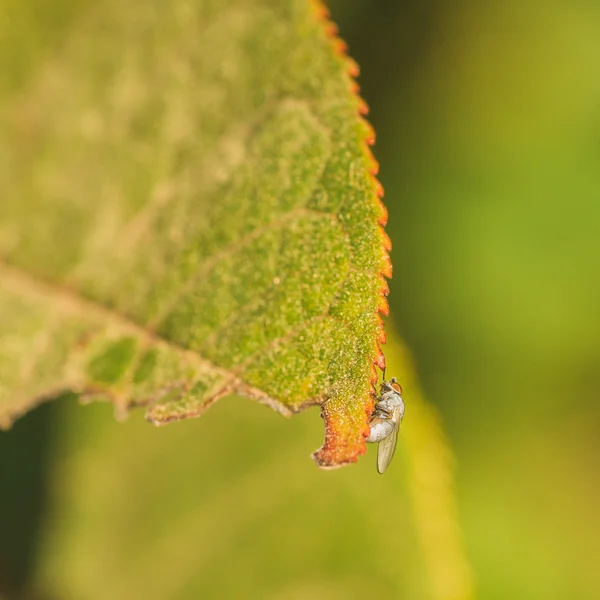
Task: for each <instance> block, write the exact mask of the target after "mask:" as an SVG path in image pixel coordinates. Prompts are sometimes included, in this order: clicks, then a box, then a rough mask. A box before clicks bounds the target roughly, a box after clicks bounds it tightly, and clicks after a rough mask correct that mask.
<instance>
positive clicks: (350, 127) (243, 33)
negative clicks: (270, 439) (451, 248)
mask: <svg viewBox="0 0 600 600" xmlns="http://www.w3.org/2000/svg"><path fill="white" fill-rule="evenodd" d="M5 1H6V0H5ZM74 1H75V0H74ZM79 4H81V5H82V8H80V9H79V10H78V11H77V15H76V18H73V20H72V22H71V23H70V24H68V27H67V26H66V25H65V28H66V32H65V35H64V38H63V39H61V41H60V44H58V43H57V44H54V45H53V46H52V45H51V44H49V47H48V48H45V50H44V51H43V52H42V51H40V53H39V56H35V57H34V58H32V59H31V60H30V64H28V65H27V68H26V72H25V75H23V76H22V77H21V78H20V79H19V80H18V83H16V82H13V84H11V85H8V84H7V83H6V80H3V81H2V88H1V89H2V96H1V97H0V108H1V112H0V125H1V128H2V129H1V130H2V132H3V133H2V134H0V185H1V187H2V192H3V200H2V202H1V203H0V424H1V425H3V426H9V425H10V424H11V422H12V421H13V420H14V419H15V418H16V417H17V416H19V415H21V414H23V413H25V412H26V411H27V410H29V409H30V408H32V407H33V406H35V405H36V404H37V403H39V402H40V401H42V400H43V399H46V398H50V397H52V395H55V394H57V393H59V392H61V391H64V390H73V391H75V392H77V393H79V394H81V395H82V396H84V397H89V398H95V397H99V398H110V399H111V400H112V401H113V402H115V405H116V408H117V413H118V414H125V413H126V412H127V411H128V410H129V409H130V408H131V407H133V406H140V405H143V406H146V407H147V416H148V418H149V419H150V420H151V421H152V422H154V423H157V424H159V423H165V422H168V421H171V420H176V419H182V418H186V417H191V416H196V415H198V414H200V413H201V412H202V411H203V410H204V409H205V408H206V407H207V406H208V405H209V404H211V403H212V402H214V401H215V400H217V399H218V398H220V397H222V396H225V395H227V394H230V393H236V394H243V395H246V396H251V397H253V398H256V399H258V400H260V401H263V402H265V403H267V404H269V405H270V406H272V407H273V408H275V409H276V410H279V411H280V412H282V413H284V414H291V413H292V412H295V411H297V410H299V409H301V408H302V407H304V406H308V405H310V404H316V403H319V404H322V405H323V409H322V414H323V416H324V418H325V421H326V437H325V444H324V446H323V448H321V450H319V451H318V452H317V453H316V455H315V458H316V460H317V462H318V464H320V465H321V466H337V465H339V464H344V463H346V462H351V461H353V460H356V458H357V456H358V455H359V454H361V453H363V452H364V433H365V431H366V429H367V419H368V416H369V414H370V412H371V410H372V394H373V384H374V381H375V367H374V365H375V364H379V365H380V366H382V365H383V357H382V355H381V351H380V349H379V343H380V342H382V341H384V339H385V338H384V334H383V328H382V324H381V318H380V314H379V313H385V311H386V310H387V304H386V301H385V293H386V291H387V285H386V282H385V279H384V275H386V276H389V275H390V264H389V258H388V254H387V249H388V247H389V243H388V240H387V238H386V236H385V233H384V232H383V229H382V227H381V226H382V225H383V224H384V223H385V219H386V214H385V208H384V207H383V205H382V204H381V202H380V200H379V197H378V196H379V195H380V188H379V187H378V184H377V182H376V180H375V179H374V177H373V173H374V172H375V170H376V165H375V163H374V161H373V159H372V157H371V154H370V152H369V150H368V147H367V143H366V142H367V140H372V137H373V136H372V131H371V130H370V128H369V126H368V124H367V123H366V122H365V121H364V120H363V119H362V118H361V117H360V116H359V112H361V111H362V109H363V108H364V105H363V104H362V102H361V100H360V98H358V97H357V96H356V93H355V86H354V84H353V81H352V78H351V74H352V73H353V72H354V71H355V66H354V65H353V63H351V61H349V60H348V59H347V58H345V57H344V55H343V54H342V53H341V52H340V49H341V48H340V47H341V44H340V42H339V41H338V40H336V39H335V38H334V37H333V32H332V28H331V27H330V26H328V25H327V22H326V21H324V20H323V16H324V15H323V10H322V8H321V7H320V6H317V5H316V4H314V3H310V2H306V1H305V0H295V1H292V2H289V3H288V2H286V3H281V2H278V1H275V0H272V1H267V0H254V1H249V0H237V1H236V0H228V1H221V2H209V1H208V0H205V1H198V2H192V3H189V2H183V1H174V2H170V3H161V2H156V3H147V2H142V1H141V0H136V1H132V2H127V3H124V2H117V1H116V0H106V1H105V2H102V3H98V4H91V3H87V2H85V3H84V0H79ZM84 4H85V6H84ZM0 6H2V0H0ZM13 8H14V7H13ZM2 43H4V44H6V42H5V41H4V42H2ZM11 43H12V44H13V47H12V48H11V51H12V53H15V54H18V50H19V49H18V47H14V45H15V44H19V43H20V44H23V45H26V44H27V43H28V40H27V37H26V36H24V37H23V39H22V40H20V39H19V40H12V42H11ZM0 48H1V46H0Z"/></svg>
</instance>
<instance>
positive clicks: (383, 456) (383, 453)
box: [377, 423, 400, 473]
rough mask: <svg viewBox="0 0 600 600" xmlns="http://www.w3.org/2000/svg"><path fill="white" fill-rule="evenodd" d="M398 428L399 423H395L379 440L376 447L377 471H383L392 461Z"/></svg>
mask: <svg viewBox="0 0 600 600" xmlns="http://www.w3.org/2000/svg"><path fill="white" fill-rule="evenodd" d="M399 428H400V424H399V423H396V426H395V427H394V429H393V431H392V433H390V435H388V436H387V437H386V438H383V439H382V440H381V441H380V442H379V447H378V448H377V471H378V472H379V473H383V472H384V471H385V470H386V469H387V468H388V466H389V464H390V463H391V462H392V458H393V456H394V452H395V451H396V443H397V441H398V429H399Z"/></svg>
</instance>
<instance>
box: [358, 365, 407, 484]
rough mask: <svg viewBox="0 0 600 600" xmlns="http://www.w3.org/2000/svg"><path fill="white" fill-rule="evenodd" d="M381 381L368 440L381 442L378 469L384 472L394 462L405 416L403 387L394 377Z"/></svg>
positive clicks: (370, 422) (378, 450)
mask: <svg viewBox="0 0 600 600" xmlns="http://www.w3.org/2000/svg"><path fill="white" fill-rule="evenodd" d="M383 377H384V381H383V382H382V383H381V390H380V396H379V398H378V399H377V404H376V405H375V410H374V411H373V415H372V416H371V420H370V421H369V436H368V437H367V442H373V443H374V442H379V447H378V448H377V471H378V472H379V473H383V472H384V471H385V470H386V469H387V468H388V466H389V464H390V462H392V457H393V456H394V452H395V450H396V442H397V441H398V430H399V429H400V423H402V417H403V416H404V401H403V400H402V395H401V394H402V387H401V386H400V384H399V383H398V382H397V381H396V378H395V377H392V378H391V379H390V380H389V381H385V372H384V374H383Z"/></svg>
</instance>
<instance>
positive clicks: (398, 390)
mask: <svg viewBox="0 0 600 600" xmlns="http://www.w3.org/2000/svg"><path fill="white" fill-rule="evenodd" d="M392 387H393V388H394V389H395V390H396V391H397V392H398V393H399V394H402V386H401V385H400V384H399V383H398V382H396V381H392Z"/></svg>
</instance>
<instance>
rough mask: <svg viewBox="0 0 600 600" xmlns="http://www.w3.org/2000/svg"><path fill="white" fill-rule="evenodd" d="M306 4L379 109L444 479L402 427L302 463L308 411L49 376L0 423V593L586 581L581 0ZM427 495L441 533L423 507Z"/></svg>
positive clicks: (404, 289) (597, 493)
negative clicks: (187, 417) (54, 391)
mask: <svg viewBox="0 0 600 600" xmlns="http://www.w3.org/2000/svg"><path fill="white" fill-rule="evenodd" d="M37 4H40V6H41V5H42V4H44V3H37ZM51 4H52V3H49V6H50V5H51ZM67 5H68V2H65V1H60V2H59V1H58V0H57V2H56V6H55V9H56V11H57V14H58V13H60V11H61V10H66V9H65V8H64V6H67ZM329 5H330V8H331V10H332V15H333V18H334V20H335V21H336V22H337V23H338V25H339V27H340V33H341V36H342V37H343V38H344V39H346V41H347V42H348V43H349V46H350V54H351V55H352V56H353V57H354V58H355V59H356V60H357V61H358V62H359V64H360V65H361V73H362V74H361V78H360V83H361V88H362V95H363V96H364V97H365V98H366V100H367V102H368V103H369V105H370V107H371V113H370V116H369V118H370V120H371V122H372V123H373V124H374V125H375V128H376V130H377V145H376V147H375V154H376V157H377V158H378V159H379V161H380V163H381V172H380V179H381V181H382V183H383V185H384V187H385V190H386V197H385V200H386V204H387V206H388V208H389V212H390V221H389V226H388V233H389V235H390V237H391V239H392V241H393V244H394V249H393V252H392V260H393V263H394V278H393V280H392V281H391V285H390V287H391V294H390V304H391V307H392V310H393V318H394V321H395V323H396V327H397V329H398V330H399V331H400V332H401V334H402V336H403V337H404V339H405V341H407V342H408V345H409V347H410V348H411V350H412V353H413V355H414V359H415V362H416V364H417V367H418V370H419V373H420V379H421V384H422V386H423V389H424V390H425V393H426V395H427V397H428V400H429V402H430V403H431V405H432V406H433V407H435V408H436V409H437V411H438V412H439V415H441V421H440V422H441V423H442V424H443V426H444V429H445V434H442V433H441V432H440V431H439V429H435V430H434V431H433V433H434V434H435V436H436V440H435V444H433V443H432V445H431V447H430V449H431V448H433V450H435V449H436V448H437V449H438V450H439V449H440V448H442V450H441V451H440V452H439V453H438V455H437V456H438V458H439V456H442V458H443V460H442V462H441V463H440V464H438V467H439V472H438V474H437V477H438V478H439V479H440V480H441V481H442V482H443V485H442V486H441V488H440V489H442V492H440V490H439V489H438V488H436V487H435V486H433V487H431V488H430V491H431V493H432V494H434V495H435V497H430V498H428V497H427V495H426V493H425V495H422V494H421V495H420V496H419V494H415V489H416V488H415V483H414V482H415V481H418V480H419V476H420V475H421V473H420V472H419V469H416V471H415V466H416V465H417V466H418V465H419V464H423V463H424V462H425V463H426V459H427V458H428V456H417V457H415V456H414V452H415V448H419V445H418V444H417V445H414V444H413V445H412V446H410V445H407V441H406V440H407V439H408V440H410V439H411V438H410V433H407V435H406V436H404V437H403V439H401V443H400V446H399V449H398V456H397V457H396V458H395V460H394V462H393V463H392V465H391V467H390V469H389V471H388V472H387V473H386V474H385V476H383V477H381V476H379V475H378V474H377V473H376V472H375V466H374V449H370V451H369V453H368V455H367V456H366V457H365V458H363V459H362V460H361V461H360V462H359V463H358V464H357V465H356V466H353V467H351V468H346V469H343V470H339V471H335V472H320V471H318V470H317V469H316V468H315V467H314V465H313V464H312V462H311V461H310V459H309V458H308V456H309V453H310V452H311V451H313V450H314V449H315V448H317V447H318V446H319V445H320V443H321V438H322V423H321V420H320V419H319V417H318V411H317V410H316V409H311V410H308V411H307V412H305V413H303V414H302V415H299V416H297V417H295V418H294V419H292V420H291V421H284V420H283V419H282V418H281V417H280V416H278V415H276V414H274V413H272V412H270V411H269V410H268V409H266V408H265V407H263V406H259V405H257V404H254V403H252V402H248V401H246V400H242V399H235V398H234V399H227V400H225V401H222V402H220V403H218V404H217V405H216V406H215V407H213V408H211V410H210V411H209V412H208V413H207V414H206V415H205V416H204V417H203V418H202V419H199V420H195V421H190V422H184V423H180V424H176V425H173V426H170V427H167V428H164V429H158V430H156V429H154V428H151V427H148V425H147V424H145V423H144V422H143V420H142V419H141V418H135V417H132V418H131V419H130V420H129V421H127V422H126V423H125V424H122V425H116V424H115V422H114V420H113V418H112V410H111V407H110V406H108V405H90V406H87V407H85V408H80V407H78V406H77V405H76V402H75V401H74V399H73V398H63V399H61V400H60V401H57V402H56V403H54V404H50V405H46V406H43V407H41V408H39V409H38V410H36V411H34V412H33V413H32V414H30V415H29V416H27V417H26V418H24V419H22V420H21V421H19V422H18V423H17V424H16V425H15V427H14V429H13V430H11V431H10V432H9V433H7V434H2V435H0V598H2V599H3V600H4V599H5V598H11V599H12V598H31V599H48V600H63V599H71V598H73V599H96V598H98V599H101V598H102V599H106V598H110V599H111V600H112V599H121V598H123V599H125V598H127V599H137V598H144V599H152V598H156V599H167V598H168V599H171V598H176V599H179V598H182V599H187V598H277V599H293V600H296V599H304V598H323V599H333V600H337V599H346V598H359V597H377V598H406V599H411V600H412V599H420V598H423V599H425V598H431V599H434V598H435V599H437V598H448V599H450V598H459V597H464V598H467V597H468V596H469V590H470V589H471V582H472V581H474V582H475V584H474V585H475V586H476V590H477V596H478V597H480V598H483V599H492V600H495V599H498V600H500V599H505V598H528V599H538V598H539V599H544V600H554V599H555V600H563V599H565V598H569V599H573V600H578V599H581V600H584V599H585V600H594V599H596V598H598V597H600V568H599V564H600V508H599V507H600V461H599V458H600V403H599V400H600V318H599V316H600V315H599V308H600V2H597V1H595V0H585V1H584V0H575V1H573V0H571V1H567V0H563V1H559V0H545V1H542V0H526V1H518V0H504V1H501V0H491V1H489V2H478V1H476V0H459V1H458V2H455V3H452V4H449V3H447V2H440V1H433V0H426V1H423V0H421V1H419V0H410V1H406V0H331V2H330V3H329ZM44 6H46V4H44ZM46 10H47V11H48V12H47V15H46V16H47V17H48V18H50V17H51V16H52V14H53V11H52V10H50V9H48V8H47V9H46ZM387 352H388V362H389V363H390V372H391V371H392V370H393V369H395V370H396V372H397V373H399V374H400V375H401V376H402V374H403V369H405V368H406V366H405V364H406V363H405V360H404V359H402V357H401V356H400V355H399V351H398V350H397V346H396V344H395V343H394V342H392V343H391V344H389V347H388V349H387ZM392 374H393V373H392ZM415 396H416V394H415ZM406 400H407V416H406V419H405V424H404V427H405V430H406V431H407V432H409V431H411V429H410V428H411V426H412V430H413V431H415V430H417V429H418V426H419V423H418V421H419V419H418V418H417V415H416V414H415V412H413V414H414V415H415V417H413V422H412V424H411V404H410V402H411V390H410V389H407V390H406ZM415 402H417V398H416V397H415ZM419 414H421V413H419ZM431 433H432V431H431V430H429V433H428V432H425V434H424V435H428V434H431ZM444 439H446V442H447V443H445V442H444ZM420 447H421V448H425V450H423V452H425V453H427V452H428V450H427V448H428V446H427V444H426V443H423V440H422V439H421V446H420ZM450 452H452V453H453V454H454V459H452V457H451V455H450ZM433 454H434V455H435V452H433ZM432 460H434V462H435V456H434V457H433V459H432ZM434 467H435V465H434ZM433 472H435V468H433ZM452 477H454V483H453V480H452ZM420 489H421V491H423V490H424V489H425V490H426V489H427V488H426V487H425V488H423V487H422V488H420ZM452 491H454V492H455V494H456V496H455V500H452V497H451V496H446V495H445V494H448V493H451V492H452ZM439 495H441V499H440V497H438V496H439ZM415 500H418V501H419V502H420V504H419V505H418V506H415ZM436 502H438V504H439V503H440V502H441V504H442V505H443V507H442V508H443V510H446V513H445V515H446V517H448V516H449V517H452V518H455V520H456V523H454V526H453V527H454V528H453V527H450V529H451V531H450V532H448V531H447V530H445V529H444V530H443V531H440V530H436V529H435V528H433V530H432V528H431V527H430V528H428V527H427V523H424V522H423V521H424V520H426V521H427V519H428V518H429V517H431V518H432V519H433V521H435V518H434V517H435V516H436V510H437V509H436ZM454 502H456V504H454ZM424 507H425V508H424ZM455 509H456V510H455ZM428 511H429V512H428ZM438 516H439V515H438ZM440 523H442V525H440V527H442V529H443V528H444V527H446V526H447V525H448V523H447V522H445V521H444V520H443V518H442V519H441V521H440ZM443 523H446V525H443ZM457 523H460V526H461V528H462V534H459V533H457V531H456V529H455V527H456V525H457ZM450 538H451V539H452V540H454V542H455V544H456V545H454V546H453V545H452V544H450V546H448V547H445V546H444V547H443V548H442V547H441V546H442V545H443V544H444V540H447V539H450ZM461 544H462V549H461ZM432 546H433V550H432ZM436 552H437V553H436ZM457 554H458V555H457ZM432 556H434V557H437V558H436V560H435V563H436V564H432ZM465 556H466V557H467V558H468V561H469V563H470V565H471V566H470V568H471V573H472V578H471V577H470V576H469V574H468V573H467V574H465V573H461V574H460V576H459V575H457V574H456V573H455V571H454V570H455V569H456V568H458V567H457V565H458V566H464V560H465V559H464V557H465ZM444 561H447V564H446V563H445V562H444ZM445 565H446V566H447V569H446V572H445V575H444V568H445ZM440 573H442V576H441V577H442V578H441V580H440ZM453 576H455V577H454V578H453ZM436 577H437V580H436ZM444 577H445V578H444ZM456 578H458V583H457V579H456ZM434 580H435V581H434ZM436 581H437V583H436ZM440 581H441V582H442V585H440Z"/></svg>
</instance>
